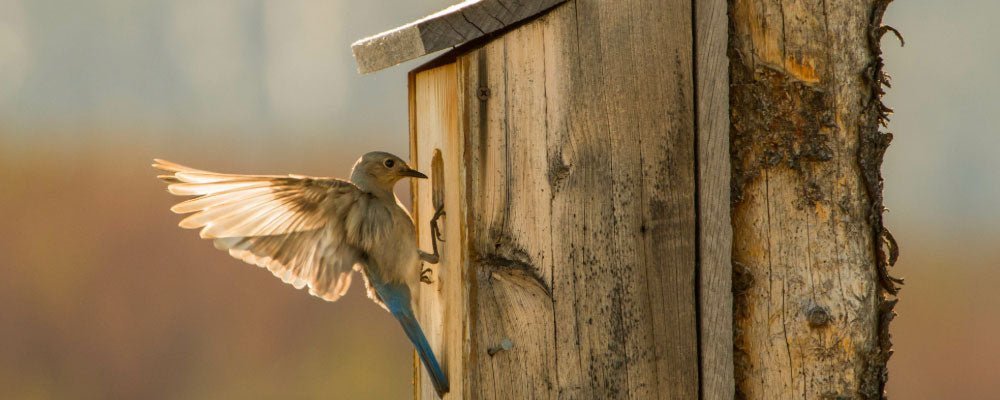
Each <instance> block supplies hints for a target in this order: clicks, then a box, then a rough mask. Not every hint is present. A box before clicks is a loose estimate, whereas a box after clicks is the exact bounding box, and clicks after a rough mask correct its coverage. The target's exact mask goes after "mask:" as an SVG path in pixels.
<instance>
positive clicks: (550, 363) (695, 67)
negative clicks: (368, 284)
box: [353, 0, 733, 399]
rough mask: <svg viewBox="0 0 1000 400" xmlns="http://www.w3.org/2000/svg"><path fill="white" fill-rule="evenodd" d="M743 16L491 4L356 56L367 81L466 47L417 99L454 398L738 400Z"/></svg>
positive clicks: (431, 316)
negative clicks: (732, 216)
mask: <svg viewBox="0 0 1000 400" xmlns="http://www.w3.org/2000/svg"><path fill="white" fill-rule="evenodd" d="M725 13H726V3H725V1H722V0H713V1H707V0H706V1H701V0H698V1H693V0H631V1H624V2H610V1H600V0H576V1H572V0H571V1H564V0H534V1H531V0H522V1H512V0H507V1H500V0H478V1H467V2H465V3H461V4H459V5H456V6H453V7H451V8H448V9H446V10H444V11H441V12H439V13H437V14H434V15H431V16H429V17H427V18H424V19H422V20H419V21H416V22H413V23H410V24H408V25H405V26H402V27H400V28H397V29H394V30H391V31H388V32H385V33H382V34H379V35H376V36H373V37H371V38H368V39H364V40H361V41H359V42H357V43H355V45H354V46H353V49H354V54H355V58H356V60H357V62H358V65H359V67H360V70H361V72H364V73H367V72H372V71H376V70H379V69H382V68H386V67H389V66H392V65H395V64H398V63H400V62H403V61H406V60H409V59H413V58H416V57H419V56H422V55H425V54H429V53H431V52H435V51H438V50H448V51H447V52H446V53H444V54H443V55H439V56H438V57H437V58H435V59H433V60H431V61H429V62H427V63H426V64H424V65H423V66H421V67H418V68H416V69H415V70H413V71H411V72H410V73H409V90H408V93H407V96H408V97H409V112H410V148H411V152H410V158H411V165H414V166H416V167H417V168H418V169H419V170H421V171H425V172H426V171H430V173H429V174H428V175H431V177H432V179H428V180H420V181H415V182H414V183H413V186H412V190H413V194H414V196H413V198H414V201H413V206H412V211H413V217H414V219H415V221H416V224H417V227H418V235H419V243H420V244H421V247H422V248H423V249H425V250H429V249H430V246H431V236H430V235H431V234H430V232H429V224H428V221H429V220H430V218H431V216H432V215H433V214H434V210H435V209H436V207H437V206H438V205H442V204H443V206H444V210H445V216H444V217H442V218H441V221H442V223H443V225H442V227H443V229H442V235H441V236H442V239H443V242H442V243H441V252H442V254H441V262H440V263H439V264H438V265H432V266H427V267H429V268H430V269H431V271H432V273H431V275H430V276H431V279H430V280H431V283H429V284H425V285H422V289H421V290H420V292H419V294H418V296H417V299H416V301H417V302H418V304H419V315H418V316H419V319H420V323H421V325H422V326H423V327H424V330H425V331H426V334H427V336H428V339H429V341H430V342H431V345H432V347H433V349H434V351H435V353H436V354H437V355H438V358H439V360H440V361H441V364H442V367H443V368H444V369H445V371H446V373H447V374H448V377H449V379H450V380H451V393H449V394H448V395H447V396H446V398H456V399H457V398H470V399H479V398H498V399H515V398H516V399H527V398H557V397H558V398H676V399H695V398H699V396H701V398H703V399H717V398H731V397H732V390H733V383H732V379H733V376H732V367H733V359H732V348H733V346H732V330H731V329H732V328H731V327H732V322H731V318H732V306H731V295H730V293H731V291H730V281H731V265H730V260H729V255H730V246H731V244H730V224H729V184H730V183H729V168H730V166H729V150H728V140H729V139H728V128H729V122H728V114H727V113H728V97H727V96H728V95H727V93H728V92H727V85H728V80H727V76H728V75H727V73H728V72H727V64H726V57H725V48H726V45H725V41H726V14H725ZM695 26H697V29H695ZM415 371H416V374H419V378H418V379H417V380H416V385H417V388H416V395H417V397H418V398H425V399H430V398H435V397H436V395H435V393H434V390H433V388H432V387H431V384H430V382H429V380H428V378H427V377H426V372H425V371H424V370H423V369H422V368H421V367H420V365H419V363H417V367H416V370H415Z"/></svg>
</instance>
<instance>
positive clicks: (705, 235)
mask: <svg viewBox="0 0 1000 400" xmlns="http://www.w3.org/2000/svg"><path fill="white" fill-rule="evenodd" d="M726 10H727V3H726V0H695V19H694V20H695V26H694V30H695V77H696V81H697V82H696V85H697V91H696V96H695V97H696V99H697V102H698V104H697V106H698V110H697V114H698V127H697V135H698V228H699V229H698V235H699V249H698V250H699V251H698V253H699V261H698V277H699V285H698V291H699V292H698V303H699V304H698V318H699V321H700V327H699V336H700V353H699V358H700V362H701V370H700V371H701V374H700V376H701V399H702V400H731V399H733V396H734V395H735V381H734V380H733V296H732V285H731V282H732V276H733V275H732V258H731V255H732V225H731V222H730V218H729V211H730V210H729V206H730V190H729V185H730V173H729V171H730V168H731V167H730V163H729V60H728V58H727V56H726V49H727V48H728V46H727V44H728V40H729V36H728V25H729V21H728V19H727V16H726Z"/></svg>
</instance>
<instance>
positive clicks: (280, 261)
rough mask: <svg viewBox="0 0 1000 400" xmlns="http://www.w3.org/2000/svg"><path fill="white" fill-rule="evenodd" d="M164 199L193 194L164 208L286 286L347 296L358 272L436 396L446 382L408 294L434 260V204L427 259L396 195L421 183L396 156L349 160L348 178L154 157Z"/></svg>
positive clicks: (321, 294)
mask: <svg viewBox="0 0 1000 400" xmlns="http://www.w3.org/2000/svg"><path fill="white" fill-rule="evenodd" d="M153 167H155V168H157V169H160V170H162V171H165V172H167V173H168V174H165V175H160V176H159V178H160V179H162V180H164V181H166V182H167V183H168V186H167V189H168V190H169V192H170V193H172V194H175V195H178V196H198V197H195V198H193V199H189V200H186V201H183V202H181V203H178V204H177V205H175V206H173V207H172V208H171V209H170V210H171V211H173V212H175V213H178V214H187V213H193V214H191V215H189V216H187V217H185V218H184V219H183V220H182V221H181V222H180V226H181V227H182V228H187V229H201V232H200V234H201V237H202V238H204V239H211V240H213V241H214V243H215V247H216V248H218V249H220V250H225V251H228V252H229V254H230V255H232V256H233V257H236V258H238V259H240V260H243V261H245V262H247V263H250V264H255V265H257V266H259V267H262V268H267V269H268V270H269V271H271V273H273V274H274V276H276V277H278V278H281V280H282V281H284V282H285V283H288V284H291V285H292V286H294V287H296V288H298V289H302V288H306V287H308V288H309V294H311V295H313V296H317V297H319V298H322V299H323V300H327V301H336V300H337V299H339V298H340V297H341V296H343V295H344V293H346V292H347V288H348V286H350V284H351V275H352V271H358V272H360V273H361V277H362V278H363V279H364V282H365V288H366V289H367V292H368V297H369V298H370V299H372V301H374V302H375V303H377V304H378V305H379V306H381V307H382V308H384V309H386V310H387V311H389V312H390V313H392V315H393V316H394V317H395V318H396V319H397V320H398V321H399V324H400V325H401V326H402V327H403V331H405V332H406V336H407V337H409V339H410V341H411V342H412V343H413V346H414V347H415V348H416V351H417V353H418V354H419V355H420V360H421V361H422V362H423V364H424V367H425V368H427V372H428V373H429V374H430V377H431V381H432V382H433V383H434V389H435V390H436V391H437V393H438V395H439V396H444V394H445V393H447V392H448V389H449V387H448V378H447V377H445V374H444V371H442V370H441V367H440V365H438V362H437V359H436V358H435V357H434V353H433V352H432V351H431V347H430V345H429V344H428V343H427V338H426V337H425V336H424V332H423V330H422V329H420V325H419V324H418V323H417V320H416V317H415V316H414V314H413V300H412V297H411V293H412V292H413V291H414V290H416V289H417V287H418V286H419V284H420V282H421V281H424V282H428V281H429V279H428V277H427V276H426V275H425V273H426V272H428V271H427V270H422V269H421V261H424V262H427V263H429V264H436V263H437V262H438V259H439V255H438V251H437V240H439V232H440V231H439V229H438V226H437V219H438V218H439V217H440V216H441V215H443V209H442V208H441V207H438V209H437V211H436V212H435V214H434V218H433V219H432V221H431V236H432V246H433V253H427V252H424V251H421V250H420V249H419V248H418V247H417V241H416V230H415V229H414V225H413V219H412V218H411V217H410V214H409V212H407V211H406V208H404V207H403V206H402V204H401V203H400V202H399V199H398V198H397V197H396V195H395V193H394V192H393V187H394V186H395V185H396V182H398V181H399V180H401V179H403V178H420V179H426V178H427V176H426V175H424V174H422V173H420V172H418V171H417V170H415V169H413V168H410V166H409V165H407V164H406V162H404V161H403V160H401V159H400V158H399V157H396V156H394V155H392V154H389V153H385V152H371V153H367V154H365V155H364V156H362V157H361V159H359V160H358V161H357V163H355V164H354V168H353V169H352V171H351V179H350V180H349V181H347V180H341V179H336V178H317V177H309V176H302V175H233V174H220V173H215V172H208V171H202V170H197V169H193V168H188V167H185V166H182V165H178V164H175V163H172V162H169V161H164V160H159V159H157V160H155V163H154V164H153Z"/></svg>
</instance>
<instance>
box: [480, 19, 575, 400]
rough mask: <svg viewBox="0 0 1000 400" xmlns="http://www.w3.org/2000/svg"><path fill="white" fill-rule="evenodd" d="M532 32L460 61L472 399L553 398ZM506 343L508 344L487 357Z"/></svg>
mask: <svg viewBox="0 0 1000 400" xmlns="http://www.w3.org/2000/svg"><path fill="white" fill-rule="evenodd" d="M541 35H542V25H541V24H539V23H529V24H527V25H525V26H523V27H521V28H519V29H516V30H513V31H511V32H508V33H507V34H505V35H504V37H502V38H499V39H497V40H495V41H493V42H490V43H489V44H487V45H485V46H484V47H483V48H482V49H480V50H477V51H475V52H473V53H471V54H469V55H468V56H465V57H462V65H465V66H467V67H466V68H467V69H468V71H469V72H468V73H469V74H470V78H469V79H468V80H467V84H469V85H470V86H469V90H467V91H466V92H467V93H468V95H467V97H465V99H466V101H468V102H469V104H471V105H472V106H471V107H470V117H469V123H468V126H469V127H470V129H469V130H468V131H467V132H468V136H469V141H470V145H469V147H470V148H473V149H477V151H475V152H473V153H472V154H470V158H469V173H470V175H471V176H472V178H473V179H472V180H471V181H470V183H469V184H470V189H469V192H470V193H471V194H472V195H470V197H469V198H468V202H469V212H470V218H469V224H470V230H471V231H472V232H473V234H472V235H471V236H470V243H469V246H470V254H471V258H472V265H473V268H474V269H475V270H476V271H477V274H476V277H477V279H476V282H475V285H476V286H475V292H476V293H477V296H476V298H477V301H476V312H475V315H476V316H477V319H476V322H475V323H474V328H473V333H472V337H473V341H474V342H476V343H478V344H479V347H478V350H477V351H476V352H475V353H474V354H472V360H474V364H476V365H477V366H478V370H477V371H475V374H474V375H472V376H470V380H471V382H470V384H471V385H472V387H473V393H476V395H475V396H472V397H471V398H477V399H479V398H481V399H512V398H516V399H522V398H523V399H527V398H551V397H555V396H556V392H555V391H554V390H555V388H554V387H553V386H552V385H551V384H550V383H551V382H553V381H554V380H555V374H554V366H555V358H554V354H555V352H554V350H555V345H554V340H555V339H554V331H553V330H552V323H553V315H552V298H551V296H550V294H549V291H548V288H549V287H550V286H551V275H552V264H551V263H552V259H551V257H549V253H550V251H551V245H550V237H551V232H552V231H551V229H553V228H554V226H553V225H552V224H551V222H550V218H551V213H550V211H549V204H550V199H551V194H550V193H549V186H548V178H547V169H546V168H544V166H545V165H547V162H548V158H547V147H546V143H545V140H546V134H545V133H546V128H545V121H546V108H545V102H546V97H545V87H544V86H543V85H542V84H541V83H542V82H543V81H544V75H543V74H544V72H545V68H544V67H545V66H544V59H543V58H542V57H539V56H540V55H541V54H543V51H544V49H543V43H542V41H541V40H539V39H540V38H541ZM505 340H506V341H509V343H511V344H512V345H513V346H514V347H513V348H512V349H510V350H509V351H503V352H500V353H495V352H494V353H492V354H491V352H490V349H491V348H493V349H496V348H497V347H498V346H501V345H502V344H503V343H504V341H505ZM498 378H499V380H498Z"/></svg>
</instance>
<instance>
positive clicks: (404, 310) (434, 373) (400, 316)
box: [392, 304, 449, 397]
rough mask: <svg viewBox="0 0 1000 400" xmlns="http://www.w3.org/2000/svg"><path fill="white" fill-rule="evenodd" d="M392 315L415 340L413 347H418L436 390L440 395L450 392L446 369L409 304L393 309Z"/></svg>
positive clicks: (411, 339)
mask: <svg viewBox="0 0 1000 400" xmlns="http://www.w3.org/2000/svg"><path fill="white" fill-rule="evenodd" d="M392 315H394V316H395V317H396V319H397V320H399V324H400V325H402V326H403V330H404V331H406V336H408V337H409V338H410V341H411V342H413V347H415V348H416V349H417V354H419V355H420V361H422V362H423V363H424V367H425V368H427V373H429V374H430V376H431V381H432V382H434V390H436V391H437V393H438V396H441V397H444V394H445V393H448V390H449V387H448V378H447V377H445V375H444V371H442V370H441V366H440V365H438V361H437V358H435V357H434V352H433V351H432V350H431V346H430V344H428V343H427V338H426V337H424V331H423V330H422V329H420V324H418V323H417V319H416V318H415V317H414V316H413V310H411V309H410V307H409V305H408V304H407V306H406V307H399V308H396V309H394V310H392Z"/></svg>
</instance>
